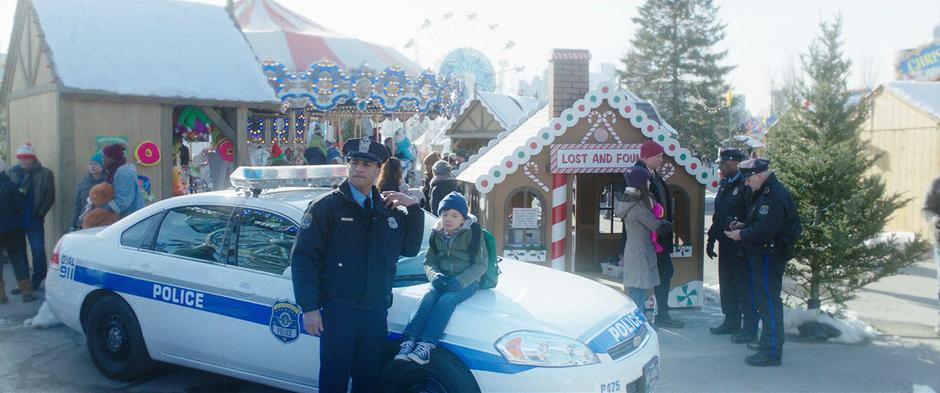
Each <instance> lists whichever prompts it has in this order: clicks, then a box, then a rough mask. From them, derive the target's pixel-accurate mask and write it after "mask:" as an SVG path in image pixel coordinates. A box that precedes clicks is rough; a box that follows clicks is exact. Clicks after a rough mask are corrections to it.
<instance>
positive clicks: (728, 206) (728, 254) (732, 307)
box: [705, 149, 757, 343]
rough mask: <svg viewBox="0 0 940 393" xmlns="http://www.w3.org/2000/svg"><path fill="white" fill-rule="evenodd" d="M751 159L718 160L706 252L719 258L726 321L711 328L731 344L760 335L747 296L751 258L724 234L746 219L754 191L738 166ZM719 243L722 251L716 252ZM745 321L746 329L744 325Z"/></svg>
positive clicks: (731, 154)
mask: <svg viewBox="0 0 940 393" xmlns="http://www.w3.org/2000/svg"><path fill="white" fill-rule="evenodd" d="M745 159H747V156H745V155H744V153H742V152H741V151H740V150H738V149H725V150H722V151H721V153H720V154H719V158H718V169H719V171H721V176H722V179H721V185H720V186H719V187H718V195H716V196H715V213H714V214H713V215H712V225H711V227H710V228H709V229H708V243H707V246H706V247H705V252H706V254H708V256H709V257H710V258H713V259H714V258H715V257H718V283H719V285H720V286H721V313H722V314H724V316H725V318H724V321H723V322H722V323H721V325H719V326H717V327H713V328H711V329H710V331H711V334H716V335H720V334H731V335H733V336H732V337H731V341H732V342H735V343H744V342H748V341H753V340H754V339H755V338H756V336H757V321H756V319H755V315H754V312H753V308H752V307H751V301H750V298H748V296H747V285H748V266H747V258H745V257H744V250H743V249H741V247H740V244H739V243H738V242H736V241H733V240H731V239H729V238H728V237H727V236H725V233H724V231H726V230H729V229H730V224H731V223H732V222H733V221H736V220H744V217H745V215H746V212H745V205H746V203H747V200H746V198H747V194H748V192H749V191H750V189H749V188H747V186H745V185H744V179H743V177H742V176H741V173H740V172H739V171H738V164H739V163H740V162H741V161H744V160H745ZM715 241H718V246H719V251H721V254H716V253H715ZM742 320H743V321H744V330H743V331H742V330H741V323H742Z"/></svg>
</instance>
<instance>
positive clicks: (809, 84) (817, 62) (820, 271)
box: [768, 18, 928, 308]
mask: <svg viewBox="0 0 940 393" xmlns="http://www.w3.org/2000/svg"><path fill="white" fill-rule="evenodd" d="M820 29H821V32H820V33H819V35H818V36H817V38H816V39H815V40H814V42H813V43H812V44H811V45H810V47H809V52H808V53H807V54H804V55H802V56H801V61H802V66H803V74H804V75H803V77H796V76H794V77H793V78H791V79H792V80H791V81H790V82H789V83H788V87H787V88H786V101H787V106H788V110H787V111H786V113H785V114H784V115H783V117H782V118H781V120H780V123H778V124H777V125H776V126H775V127H774V129H773V130H772V131H771V134H770V135H769V141H768V149H769V150H768V153H769V155H770V158H771V160H772V166H773V167H774V168H775V171H776V173H777V175H778V177H779V178H780V180H781V181H782V182H783V183H784V184H786V185H787V187H788V188H789V189H790V191H791V193H792V194H793V198H794V200H795V201H796V204H797V208H798V209H799V214H800V218H801V220H802V223H803V233H802V237H801V239H800V241H799V242H798V243H797V245H796V250H795V256H794V259H793V262H792V263H790V264H789V265H788V266H787V275H788V276H789V277H791V278H793V279H794V280H795V281H796V283H797V284H798V286H799V290H798V291H797V293H792V292H791V293H790V294H791V295H793V296H796V297H797V298H800V299H802V300H804V301H806V303H807V306H808V307H809V308H819V306H820V305H821V303H822V302H823V301H832V302H834V303H835V304H837V305H839V306H842V305H844V304H845V302H846V301H848V300H850V299H851V298H852V297H853V292H855V291H856V290H858V289H859V288H861V287H863V286H865V285H867V284H870V283H872V282H875V281H878V280H880V279H881V278H884V277H887V276H890V275H894V274H896V273H897V272H898V269H900V268H903V267H905V266H909V265H911V264H912V263H914V262H916V261H918V260H919V259H920V258H921V256H922V255H923V254H924V253H925V252H927V247H928V244H927V243H926V242H925V241H923V240H922V239H919V238H917V239H914V241H912V242H909V243H906V244H899V243H898V242H897V241H896V240H891V241H884V242H878V241H873V240H875V239H877V236H878V235H879V234H881V233H882V231H883V230H884V226H885V222H886V221H887V219H888V217H889V216H890V215H891V214H892V213H893V212H894V211H895V210H897V209H899V208H900V207H902V206H904V205H905V204H906V203H907V202H908V201H907V200H905V199H903V198H901V197H900V196H899V195H897V194H894V195H886V194H885V185H884V182H883V181H882V179H881V177H880V176H878V175H872V174H866V171H868V169H869V168H871V167H872V166H873V165H874V163H875V161H876V160H877V159H878V158H879V155H878V154H874V153H872V152H871V150H870V149H869V146H868V143H867V142H866V141H864V140H863V139H862V138H861V137H860V132H861V126H862V124H863V123H864V122H865V120H866V118H867V116H868V113H869V108H870V106H869V103H867V102H864V101H863V102H862V103H860V104H857V105H852V104H850V103H849V92H848V88H847V82H846V81H847V79H848V77H849V70H850V68H851V62H850V61H849V60H848V59H846V58H845V55H844V54H843V52H842V42H841V35H842V21H841V18H837V19H836V20H835V21H834V22H832V23H827V22H822V23H821V24H820Z"/></svg>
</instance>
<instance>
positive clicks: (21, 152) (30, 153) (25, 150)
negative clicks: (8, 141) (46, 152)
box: [16, 142, 36, 160]
mask: <svg viewBox="0 0 940 393" xmlns="http://www.w3.org/2000/svg"><path fill="white" fill-rule="evenodd" d="M16 158H32V159H34V160H35V159H36V149H35V148H33V144H32V143H29V142H26V143H25V144H23V146H20V147H19V148H18V149H16Z"/></svg>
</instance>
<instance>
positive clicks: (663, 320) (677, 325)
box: [653, 313, 685, 329]
mask: <svg viewBox="0 0 940 393" xmlns="http://www.w3.org/2000/svg"><path fill="white" fill-rule="evenodd" d="M653 326H654V327H657V328H670V329H682V328H684V327H685V323H683V322H682V321H677V320H675V319H672V317H670V316H669V314H666V313H663V314H662V315H660V314H656V319H655V320H653Z"/></svg>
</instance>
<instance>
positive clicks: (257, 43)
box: [235, 0, 421, 75]
mask: <svg viewBox="0 0 940 393" xmlns="http://www.w3.org/2000/svg"><path fill="white" fill-rule="evenodd" d="M235 18H236V19H237V20H238V23H239V24H240V25H241V28H242V31H243V32H244V33H245V36H246V37H247V38H248V42H249V43H251V47H252V48H253V49H254V51H255V54H257V56H258V60H261V61H265V60H268V59H270V60H274V61H277V62H279V63H281V64H284V66H286V67H287V68H288V69H289V70H292V71H304V70H306V69H307V67H309V66H310V65H311V64H314V63H317V62H319V61H320V60H322V59H329V60H330V61H331V62H333V63H335V64H337V65H339V66H340V68H341V69H348V68H360V67H362V66H364V65H365V66H368V67H369V68H372V69H374V70H383V69H385V68H388V67H391V66H393V65H397V66H399V67H401V68H403V69H404V70H405V71H407V72H408V74H409V75H418V74H420V72H421V67H420V66H419V65H418V64H417V63H415V62H413V61H411V60H410V59H408V58H407V57H405V56H404V55H402V54H401V53H400V52H398V51H397V50H395V49H394V48H392V47H390V46H385V45H379V44H373V43H371V42H366V41H362V40H359V39H356V38H352V37H347V36H345V35H342V34H340V33H337V32H335V31H332V30H329V29H327V28H325V27H323V26H322V25H320V24H318V23H316V22H314V21H312V20H310V19H307V18H305V17H304V16H301V15H299V14H297V13H295V12H293V11H291V10H289V9H287V8H286V7H284V6H282V5H281V4H279V3H278V2H276V1H274V0H240V1H238V2H236V3H235Z"/></svg>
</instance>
